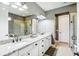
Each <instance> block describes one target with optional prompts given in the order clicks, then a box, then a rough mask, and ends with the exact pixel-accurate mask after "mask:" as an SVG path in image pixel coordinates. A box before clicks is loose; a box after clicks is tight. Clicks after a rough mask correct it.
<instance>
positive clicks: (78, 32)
mask: <svg viewBox="0 0 79 59" xmlns="http://www.w3.org/2000/svg"><path fill="white" fill-rule="evenodd" d="M77 51H78V52H79V3H77Z"/></svg>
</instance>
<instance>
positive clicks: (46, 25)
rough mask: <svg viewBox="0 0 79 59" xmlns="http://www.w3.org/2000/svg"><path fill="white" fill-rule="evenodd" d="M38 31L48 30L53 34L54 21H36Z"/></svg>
mask: <svg viewBox="0 0 79 59" xmlns="http://www.w3.org/2000/svg"><path fill="white" fill-rule="evenodd" d="M38 32H39V33H43V32H44V33H46V32H50V33H53V35H54V21H53V20H42V21H39V23H38Z"/></svg>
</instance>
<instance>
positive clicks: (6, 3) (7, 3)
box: [2, 2, 10, 5]
mask: <svg viewBox="0 0 79 59" xmlns="http://www.w3.org/2000/svg"><path fill="white" fill-rule="evenodd" d="M2 3H3V4H5V5H9V4H10V3H9V2H2Z"/></svg>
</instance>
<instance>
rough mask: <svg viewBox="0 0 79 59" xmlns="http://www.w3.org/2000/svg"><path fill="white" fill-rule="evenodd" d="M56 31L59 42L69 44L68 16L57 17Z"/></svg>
mask: <svg viewBox="0 0 79 59" xmlns="http://www.w3.org/2000/svg"><path fill="white" fill-rule="evenodd" d="M58 29H59V30H58V35H59V41H60V42H66V43H69V14H65V15H60V16H58Z"/></svg>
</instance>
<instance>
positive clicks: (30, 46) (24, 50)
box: [19, 44, 34, 56]
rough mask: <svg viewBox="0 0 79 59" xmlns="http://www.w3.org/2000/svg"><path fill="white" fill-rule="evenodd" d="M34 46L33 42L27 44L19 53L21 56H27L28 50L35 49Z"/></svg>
mask: <svg viewBox="0 0 79 59" xmlns="http://www.w3.org/2000/svg"><path fill="white" fill-rule="evenodd" d="M33 47H34V46H33V45H32V44H31V45H28V46H26V47H24V48H22V49H20V50H19V55H20V56H26V55H27V51H29V50H31V49H33Z"/></svg>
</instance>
